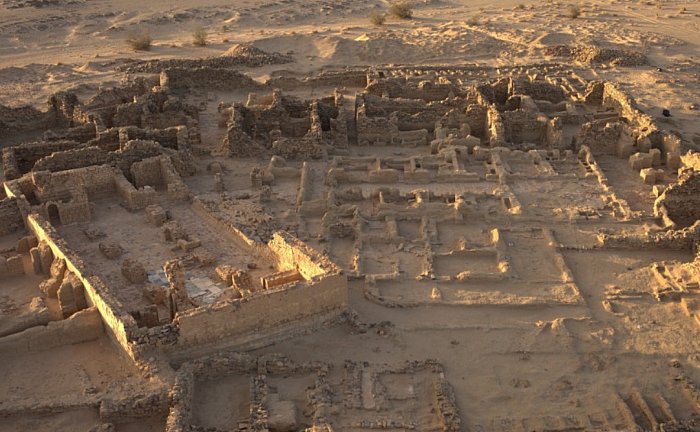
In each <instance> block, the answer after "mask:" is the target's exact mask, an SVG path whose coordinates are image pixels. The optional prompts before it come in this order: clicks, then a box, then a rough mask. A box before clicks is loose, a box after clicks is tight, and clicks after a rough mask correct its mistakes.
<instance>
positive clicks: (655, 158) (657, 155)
mask: <svg viewBox="0 0 700 432" xmlns="http://www.w3.org/2000/svg"><path fill="white" fill-rule="evenodd" d="M649 154H650V155H651V165H652V166H659V165H661V150H659V149H656V148H653V149H650V150H649Z"/></svg>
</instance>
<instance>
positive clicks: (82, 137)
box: [44, 122, 97, 143]
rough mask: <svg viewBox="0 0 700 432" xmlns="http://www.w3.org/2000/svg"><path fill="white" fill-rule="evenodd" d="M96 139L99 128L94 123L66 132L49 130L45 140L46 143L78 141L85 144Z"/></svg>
mask: <svg viewBox="0 0 700 432" xmlns="http://www.w3.org/2000/svg"><path fill="white" fill-rule="evenodd" d="M96 137H97V127H96V125H95V123H94V122H91V123H85V124H83V125H80V126H76V127H73V128H69V129H64V130H48V131H46V132H44V140H46V141H76V142H81V143H83V142H87V141H90V140H92V139H95V138H96Z"/></svg>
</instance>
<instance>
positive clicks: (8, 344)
mask: <svg viewBox="0 0 700 432" xmlns="http://www.w3.org/2000/svg"><path fill="white" fill-rule="evenodd" d="M103 331H104V330H103V327H102V321H101V320H100V314H99V312H98V311H97V309H96V308H94V307H92V308H89V309H85V310H82V311H80V312H76V313H75V314H73V315H72V316H71V317H70V318H67V319H64V320H61V321H52V322H50V323H49V324H48V325H46V326H37V327H32V328H29V329H27V330H25V331H22V332H19V333H15V334H12V335H9V336H5V337H3V338H0V350H2V351H9V350H12V351H20V352H24V351H44V350H49V349H52V348H55V347H59V346H63V345H72V344H76V343H80V342H87V341H91V340H95V339H97V338H99V337H100V335H102V333H103Z"/></svg>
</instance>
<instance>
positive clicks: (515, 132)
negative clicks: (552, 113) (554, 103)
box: [501, 109, 547, 145]
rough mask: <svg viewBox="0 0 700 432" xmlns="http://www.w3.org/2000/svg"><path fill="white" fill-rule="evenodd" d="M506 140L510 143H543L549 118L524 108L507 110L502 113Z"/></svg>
mask: <svg viewBox="0 0 700 432" xmlns="http://www.w3.org/2000/svg"><path fill="white" fill-rule="evenodd" d="M501 118H502V119H503V130H504V132H505V140H506V142H507V143H509V144H522V143H532V144H536V145H542V144H544V143H545V141H546V132H547V119H546V117H544V116H540V115H538V114H536V113H531V112H528V111H524V110H520V109H518V110H515V111H505V112H503V113H502V114H501Z"/></svg>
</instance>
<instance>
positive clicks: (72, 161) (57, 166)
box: [34, 147, 107, 172]
mask: <svg viewBox="0 0 700 432" xmlns="http://www.w3.org/2000/svg"><path fill="white" fill-rule="evenodd" d="M106 162H107V151H105V150H102V149H101V148H99V147H84V148H78V149H75V150H66V151H57V152H54V153H52V154H51V155H49V156H46V157H43V158H41V159H39V160H38V161H37V162H36V163H35V164H34V170H35V171H52V172H56V171H65V170H69V169H75V168H83V167H88V166H92V165H102V164H104V163H106Z"/></svg>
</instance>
